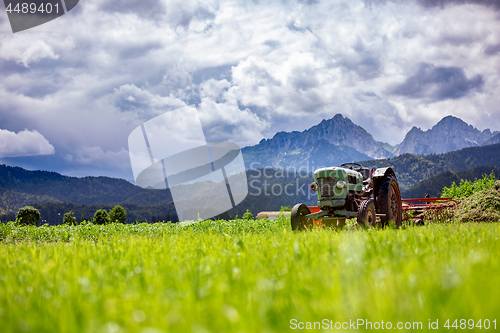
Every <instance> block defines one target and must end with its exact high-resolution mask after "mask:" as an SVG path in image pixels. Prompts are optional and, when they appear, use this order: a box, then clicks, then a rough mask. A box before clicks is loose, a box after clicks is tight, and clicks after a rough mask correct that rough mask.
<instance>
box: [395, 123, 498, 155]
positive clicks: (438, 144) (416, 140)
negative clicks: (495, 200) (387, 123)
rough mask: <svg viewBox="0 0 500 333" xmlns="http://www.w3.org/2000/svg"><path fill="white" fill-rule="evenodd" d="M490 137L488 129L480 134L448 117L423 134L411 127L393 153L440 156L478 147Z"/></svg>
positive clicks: (465, 124)
mask: <svg viewBox="0 0 500 333" xmlns="http://www.w3.org/2000/svg"><path fill="white" fill-rule="evenodd" d="M495 134H496V132H495ZM492 137H493V134H492V133H491V131H490V130H489V129H486V130H484V131H482V132H481V131H479V130H478V129H476V128H475V127H473V126H471V125H469V124H467V123H466V122H464V121H463V120H462V119H460V118H457V117H453V116H448V117H445V118H443V119H441V121H439V122H438V123H437V124H436V125H434V126H433V127H432V128H431V129H429V130H427V131H425V132H424V131H422V130H421V129H420V128H417V127H413V128H412V129H411V130H410V131H409V132H408V133H407V134H406V136H405V138H404V140H403V142H401V144H400V145H399V147H398V148H397V149H396V150H395V153H396V155H401V154H405V153H410V154H417V155H428V154H442V153H446V152H450V151H455V150H459V149H462V148H467V147H477V146H480V145H481V144H483V143H484V142H485V141H488V140H490V139H491V138H492Z"/></svg>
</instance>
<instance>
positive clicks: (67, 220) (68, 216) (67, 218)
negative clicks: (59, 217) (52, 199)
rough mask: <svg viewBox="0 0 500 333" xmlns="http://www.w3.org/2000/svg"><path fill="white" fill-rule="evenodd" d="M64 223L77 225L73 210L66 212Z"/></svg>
mask: <svg viewBox="0 0 500 333" xmlns="http://www.w3.org/2000/svg"><path fill="white" fill-rule="evenodd" d="M63 223H64V224H69V225H76V218H75V217H74V216H73V211H69V212H67V213H66V214H64V218H63Z"/></svg>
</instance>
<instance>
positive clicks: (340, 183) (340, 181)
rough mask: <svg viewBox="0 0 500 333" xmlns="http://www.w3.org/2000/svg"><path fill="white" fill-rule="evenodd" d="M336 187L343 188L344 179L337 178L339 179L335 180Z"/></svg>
mask: <svg viewBox="0 0 500 333" xmlns="http://www.w3.org/2000/svg"><path fill="white" fill-rule="evenodd" d="M337 187H338V188H344V187H345V181H343V180H339V181H338V182H337Z"/></svg>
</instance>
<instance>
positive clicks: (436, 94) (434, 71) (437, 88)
mask: <svg viewBox="0 0 500 333" xmlns="http://www.w3.org/2000/svg"><path fill="white" fill-rule="evenodd" d="M483 86H484V80H483V77H482V76H481V75H476V76H474V77H472V78H471V79H468V78H467V77H466V76H465V73H464V70H463V69H462V68H459V67H435V66H434V65H432V64H427V63H423V64H420V66H419V67H418V70H417V71H416V73H414V74H413V75H412V76H410V77H409V78H408V79H407V80H406V81H405V82H404V83H403V84H401V85H398V86H396V87H395V88H393V89H392V93H393V94H395V95H401V96H407V97H410V98H425V99H430V100H431V101H440V100H445V99H457V98H460V97H463V96H465V95H467V94H468V93H469V92H470V91H473V90H478V91H480V90H481V89H482V88H483Z"/></svg>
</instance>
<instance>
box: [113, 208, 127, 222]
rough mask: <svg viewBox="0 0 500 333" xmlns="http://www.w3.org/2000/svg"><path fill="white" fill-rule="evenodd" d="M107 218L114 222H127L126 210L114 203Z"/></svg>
mask: <svg viewBox="0 0 500 333" xmlns="http://www.w3.org/2000/svg"><path fill="white" fill-rule="evenodd" d="M109 218H110V220H111V222H116V223H126V222H127V212H126V211H125V209H124V208H123V207H122V206H120V205H116V206H114V207H113V209H111V210H110V211H109Z"/></svg>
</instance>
